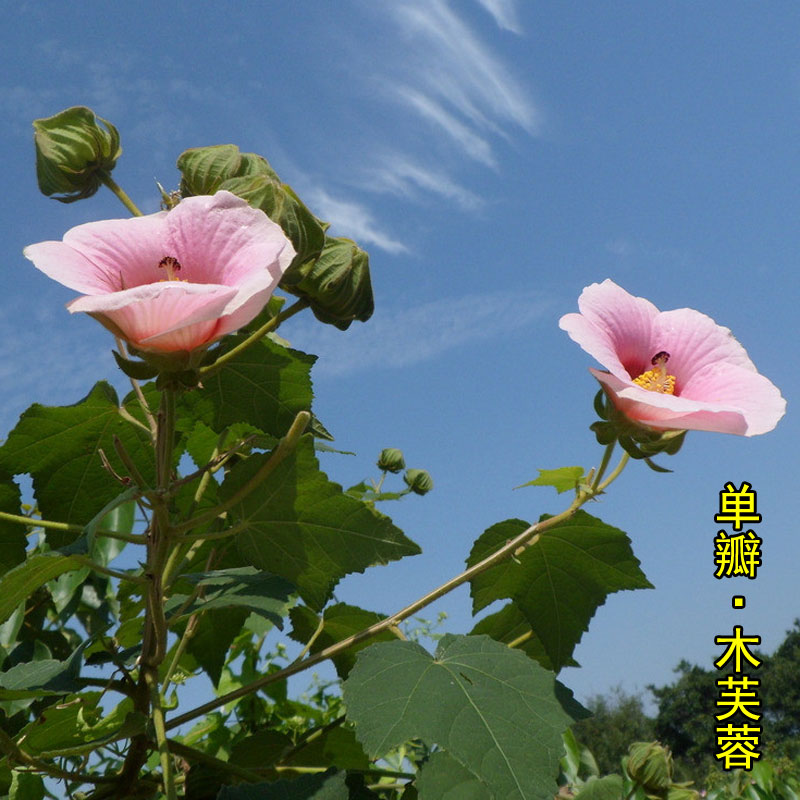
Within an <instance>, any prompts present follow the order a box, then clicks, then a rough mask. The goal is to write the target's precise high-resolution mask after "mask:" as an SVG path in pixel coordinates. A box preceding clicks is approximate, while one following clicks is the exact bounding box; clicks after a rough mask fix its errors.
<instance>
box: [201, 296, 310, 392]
mask: <svg viewBox="0 0 800 800" xmlns="http://www.w3.org/2000/svg"><path fill="white" fill-rule="evenodd" d="M307 307H308V300H298V301H297V302H295V303H292V305H291V306H289V308H287V309H286V311H281V313H280V314H276V315H275V316H274V317H273V318H272V319H271V320H269V321H268V322H265V323H264V324H263V325H262V326H261V327H260V328H259V329H258V330H257V331H255V332H254V333H251V334H250V336H248V337H247V338H246V339H245V340H244V341H243V342H240V343H239V344H237V345H236V347H234V348H233V349H232V350H229V351H228V352H227V353H224V354H223V355H221V356H220V357H219V358H218V359H217V360H216V361H215V362H214V363H213V364H209V365H208V366H207V367H202V368H201V369H200V370H198V372H199V375H200V380H201V381H202V380H204V379H206V378H208V377H210V376H211V375H215V374H216V373H217V372H219V371H220V370H221V369H222V367H224V366H225V364H227V363H228V362H229V361H230V360H231V359H234V358H236V357H237V356H238V355H239V354H240V353H243V352H244V351H245V350H247V348H248V347H251V346H252V345H254V344H255V343H256V342H258V341H260V340H261V339H263V338H264V336H266V335H267V334H268V333H269V332H270V331H274V330H275V328H277V327H278V326H279V325H280V324H281V323H282V322H285V321H286V320H287V319H289V317H293V316H294V315H295V314H297V313H299V312H300V311H302V310H303V309H304V308H307Z"/></svg>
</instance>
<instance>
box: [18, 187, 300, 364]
mask: <svg viewBox="0 0 800 800" xmlns="http://www.w3.org/2000/svg"><path fill="white" fill-rule="evenodd" d="M24 253H25V256H26V257H27V258H29V259H30V260H31V261H33V263H34V264H35V265H36V266H37V267H38V268H39V269H40V270H42V272H44V273H46V274H47V275H49V276H50V277H51V278H54V279H55V280H57V281H59V283H63V284H64V285H65V286H68V287H69V288H70V289H75V290H76V291H78V292H82V295H83V296H81V297H78V298H76V299H75V300H72V301H71V302H70V303H68V304H67V308H68V309H69V310H70V312H76V311H85V312H86V313H87V314H91V315H92V316H93V317H95V319H97V320H99V321H100V322H102V323H103V325H105V326H106V327H107V328H108V329H109V330H111V331H112V332H113V333H114V334H116V335H118V336H121V337H122V338H123V339H125V340H126V341H128V342H129V343H130V344H132V345H134V346H135V347H136V348H138V349H140V350H144V351H149V352H156V353H168V352H175V351H178V350H194V349H196V348H198V347H204V346H207V345H209V344H211V343H212V342H214V341H216V340H217V339H219V338H220V337H221V336H224V335H225V334H226V333H230V332H231V331H235V330H236V329H237V328H240V327H242V326H243V325H246V324H247V323H248V322H250V320H252V319H253V317H255V316H256V314H258V313H259V311H261V309H262V308H263V307H264V305H265V303H266V302H267V300H269V297H270V295H271V294H272V292H273V291H274V290H275V287H276V286H277V285H278V281H279V280H280V279H281V276H282V275H283V273H284V271H285V270H286V268H287V267H288V266H289V264H290V263H291V261H292V259H293V258H294V255H295V252H294V248H293V247H292V245H291V242H289V240H288V239H287V238H286V236H285V235H284V233H283V231H282V230H281V228H280V227H279V226H278V225H276V224H275V223H274V222H272V220H270V218H269V217H268V216H267V215H266V214H264V212H263V211H259V210H258V209H255V208H251V207H250V206H249V205H248V204H247V203H246V202H245V201H244V200H242V199H241V198H239V197H237V196H236V195H233V194H231V193H230V192H224V191H223V192H217V194H215V195H212V196H200V197H187V198H186V199H185V200H182V201H181V202H180V203H179V204H178V205H177V206H176V207H175V208H174V209H172V210H171V211H161V212H159V213H157V214H150V215H148V216H144V217H133V218H131V219H110V220H104V221H102V222H89V223H87V224H85V225H78V226H77V227H75V228H72V229H71V230H69V231H67V233H66V234H65V235H64V239H63V241H61V242H40V243H39V244H32V245H30V246H29V247H26V248H25V251H24Z"/></svg>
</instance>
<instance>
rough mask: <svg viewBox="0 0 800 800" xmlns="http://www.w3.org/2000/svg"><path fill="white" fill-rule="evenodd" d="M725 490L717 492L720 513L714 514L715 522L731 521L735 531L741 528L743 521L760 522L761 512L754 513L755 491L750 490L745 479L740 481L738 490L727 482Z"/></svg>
mask: <svg viewBox="0 0 800 800" xmlns="http://www.w3.org/2000/svg"><path fill="white" fill-rule="evenodd" d="M725 490H727V491H725ZM725 490H723V491H721V492H720V493H719V511H720V513H719V514H715V515H714V521H715V522H732V523H733V529H734V530H735V531H740V530H741V529H742V523H743V522H761V514H756V493H755V492H752V491H750V484H749V483H747V481H742V485H741V487H740V488H739V490H738V491H737V490H736V487H735V486H734V485H733V484H732V483H730V482H728V483H726V484H725Z"/></svg>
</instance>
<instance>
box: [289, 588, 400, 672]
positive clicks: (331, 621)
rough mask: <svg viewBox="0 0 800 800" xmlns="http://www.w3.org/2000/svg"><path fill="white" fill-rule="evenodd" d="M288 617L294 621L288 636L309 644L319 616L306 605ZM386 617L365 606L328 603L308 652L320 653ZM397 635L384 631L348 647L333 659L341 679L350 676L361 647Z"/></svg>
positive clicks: (318, 621)
mask: <svg viewBox="0 0 800 800" xmlns="http://www.w3.org/2000/svg"><path fill="white" fill-rule="evenodd" d="M289 616H290V617H291V620H292V632H291V633H290V634H289V636H290V637H291V638H292V639H294V640H295V641H296V642H300V643H301V644H306V642H308V641H309V640H310V639H311V637H312V636H313V635H314V633H316V631H317V628H318V626H319V623H320V618H319V617H318V616H317V615H316V614H315V613H314V612H313V611H312V610H311V609H310V608H307V607H306V606H296V607H295V608H293V609H292V610H291V612H290V614H289ZM384 616H385V615H384V614H377V613H375V612H374V611H366V610H365V609H363V608H358V607H357V606H350V605H347V604H346V603H337V604H336V605H333V606H328V608H326V609H325V611H324V612H323V615H322V619H323V627H322V631H321V632H320V633H319V634H318V635H317V637H316V639H315V640H314V644H312V645H311V649H310V651H309V652H311V653H318V652H319V651H320V650H324V649H325V648H326V647H330V646H331V645H332V644H336V642H340V641H341V640H342V639H346V638H347V637H348V636H352V635H353V634H354V633H358V632H359V631H362V630H364V628H368V627H369V626H370V625H374V624H375V623H376V622H380V621H381V620H382V619H383V618H384ZM396 638H397V637H396V636H395V635H394V634H393V633H391V632H390V631H383V633H380V634H378V635H377V636H375V637H374V638H372V639H370V640H369V641H364V642H359V643H358V644H355V645H352V646H351V647H348V648H347V650H346V651H345V652H343V653H340V654H339V655H338V656H334V658H333V663H334V666H335V667H336V673H337V675H338V676H339V677H340V678H346V677H347V674H348V673H349V672H350V670H351V669H352V668H353V665H354V664H355V661H356V653H358V651H359V650H363V649H364V648H365V647H369V645H370V644H372V643H373V642H380V641H386V642H390V641H393V640H394V639H396Z"/></svg>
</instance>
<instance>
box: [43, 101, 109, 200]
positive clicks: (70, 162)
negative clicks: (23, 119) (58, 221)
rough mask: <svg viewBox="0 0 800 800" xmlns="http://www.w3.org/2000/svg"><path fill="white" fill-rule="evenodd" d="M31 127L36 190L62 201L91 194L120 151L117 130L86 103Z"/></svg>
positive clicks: (102, 180)
mask: <svg viewBox="0 0 800 800" xmlns="http://www.w3.org/2000/svg"><path fill="white" fill-rule="evenodd" d="M101 123H102V125H101ZM33 129H34V134H33V140H34V144H35V146H36V178H37V180H38V182H39V189H40V191H41V192H42V194H45V195H47V196H48V197H51V196H53V195H56V197H55V199H56V200H60V201H61V202H62V203H73V202H75V201H76V200H82V199H83V198H85V197H91V196H92V195H93V194H94V193H95V192H96V191H97V190H98V189H99V188H100V186H101V185H102V184H103V183H104V182H105V180H106V179H107V178H108V176H109V175H110V173H111V170H112V169H114V165H115V164H116V162H117V159H118V158H119V156H120V154H121V153H122V148H121V147H120V139H119V133H118V132H117V129H116V128H115V127H114V126H113V125H112V124H111V123H110V122H108V121H107V120H104V119H102V118H101V117H97V116H95V114H94V112H93V111H92V110H91V109H90V108H87V107H86V106H73V107H72V108H67V109H65V110H64V111H61V112H59V113H58V114H55V115H54V116H52V117H44V118H42V119H37V120H35V121H34V123H33Z"/></svg>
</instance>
